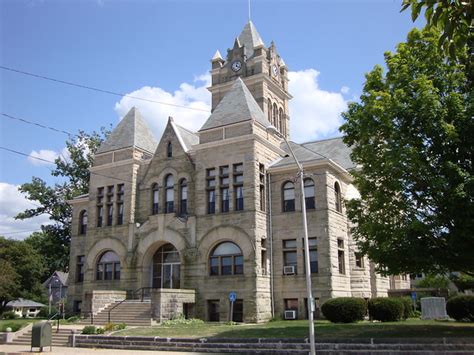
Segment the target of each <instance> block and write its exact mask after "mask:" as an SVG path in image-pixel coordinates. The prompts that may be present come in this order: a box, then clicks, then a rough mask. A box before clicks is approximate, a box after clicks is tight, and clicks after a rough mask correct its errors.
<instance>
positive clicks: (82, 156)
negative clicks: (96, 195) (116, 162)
mask: <svg viewBox="0 0 474 355" xmlns="http://www.w3.org/2000/svg"><path fill="white" fill-rule="evenodd" d="M108 134H109V131H108V130H106V129H101V131H100V132H93V133H92V134H88V133H85V132H84V131H79V134H78V135H77V136H74V137H70V139H69V140H68V141H67V142H66V149H67V152H68V158H65V157H63V156H60V157H58V158H57V159H56V160H55V164H56V167H55V169H54V170H53V171H52V173H51V174H52V175H53V176H55V177H59V178H62V179H63V180H64V181H63V182H62V183H57V184H55V185H54V186H48V184H47V183H46V182H45V181H44V180H42V179H40V178H38V177H33V179H32V181H31V182H29V183H25V184H23V185H21V186H20V188H19V190H20V191H21V192H23V193H24V194H26V197H27V198H28V199H29V200H32V201H34V202H35V203H36V204H38V203H39V205H40V206H39V207H36V208H32V209H28V210H25V211H23V212H21V213H19V214H18V215H17V216H16V218H17V219H27V218H32V217H35V216H39V215H42V214H47V215H49V219H50V220H51V222H52V223H51V224H47V225H43V226H41V229H42V231H41V232H40V233H35V234H33V235H32V236H30V237H29V238H28V239H27V242H28V243H29V244H30V245H32V246H33V247H35V248H36V249H37V250H40V251H41V253H42V255H43V256H44V258H45V260H46V262H47V269H48V272H50V273H51V272H53V271H54V270H64V271H65V270H66V269H67V266H68V263H69V243H70V233H71V217H72V208H71V206H70V205H69V204H68V203H67V201H68V200H71V199H73V198H74V197H76V196H79V195H82V194H86V193H87V192H88V190H89V176H90V172H89V168H90V167H91V166H92V162H93V158H94V154H95V152H96V151H97V149H98V148H99V146H100V144H101V143H102V141H103V140H104V139H105V138H106V137H107V135H108Z"/></svg>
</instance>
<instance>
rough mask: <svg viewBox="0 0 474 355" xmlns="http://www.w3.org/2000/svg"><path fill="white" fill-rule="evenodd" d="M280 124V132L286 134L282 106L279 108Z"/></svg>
mask: <svg viewBox="0 0 474 355" xmlns="http://www.w3.org/2000/svg"><path fill="white" fill-rule="evenodd" d="M278 126H280V132H281V133H283V134H284V131H285V128H284V124H283V110H282V109H281V108H280V109H279V110H278Z"/></svg>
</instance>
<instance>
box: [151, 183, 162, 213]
mask: <svg viewBox="0 0 474 355" xmlns="http://www.w3.org/2000/svg"><path fill="white" fill-rule="evenodd" d="M159 200H160V193H159V189H158V184H157V183H156V182H155V183H154V184H153V185H151V201H152V203H151V214H158V212H159Z"/></svg>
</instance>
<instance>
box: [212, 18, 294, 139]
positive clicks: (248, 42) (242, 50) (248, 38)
mask: <svg viewBox="0 0 474 355" xmlns="http://www.w3.org/2000/svg"><path fill="white" fill-rule="evenodd" d="M211 63H212V69H211V76H212V85H211V87H210V88H209V91H211V93H212V110H213V111H214V109H215V108H216V106H217V105H218V103H219V102H220V101H221V100H222V98H223V97H224V95H225V94H226V93H227V91H228V90H229V89H230V88H231V87H232V84H233V83H234V80H235V79H237V78H239V77H240V78H241V79H242V80H243V81H244V83H245V85H246V86H247V88H248V89H249V91H250V92H251V94H252V95H253V97H254V99H255V101H256V102H257V103H258V105H259V106H260V108H261V109H262V111H263V112H264V114H265V115H266V117H267V118H268V121H270V123H271V124H272V125H273V126H275V127H276V128H277V129H278V131H280V133H282V134H283V135H285V136H286V137H287V138H288V137H289V133H290V132H289V126H290V124H289V119H290V116H289V113H288V100H290V99H291V97H292V96H291V95H290V94H289V93H288V68H287V66H286V64H285V62H284V61H283V59H282V58H281V57H280V55H279V54H278V52H277V50H276V46H275V44H274V43H273V42H272V43H271V44H270V46H269V47H266V46H265V44H264V42H263V40H262V38H261V37H260V35H259V34H258V32H257V30H256V28H255V26H254V24H253V23H252V22H251V21H249V22H248V23H247V24H246V25H245V27H244V29H243V30H242V33H241V34H240V35H239V36H238V37H237V38H236V39H235V41H234V46H233V47H232V48H230V49H228V50H227V55H226V58H225V59H224V58H223V57H222V56H221V54H220V52H219V51H218V50H217V51H216V53H215V54H214V57H213V58H212V59H211Z"/></svg>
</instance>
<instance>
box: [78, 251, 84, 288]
mask: <svg viewBox="0 0 474 355" xmlns="http://www.w3.org/2000/svg"><path fill="white" fill-rule="evenodd" d="M83 281H84V255H79V256H78V257H77V261H76V282H78V283H79V282H83Z"/></svg>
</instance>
